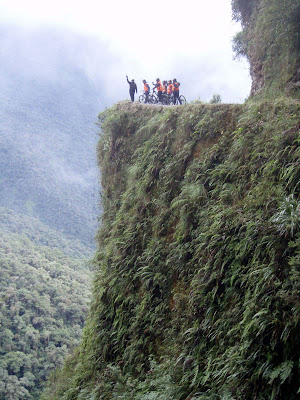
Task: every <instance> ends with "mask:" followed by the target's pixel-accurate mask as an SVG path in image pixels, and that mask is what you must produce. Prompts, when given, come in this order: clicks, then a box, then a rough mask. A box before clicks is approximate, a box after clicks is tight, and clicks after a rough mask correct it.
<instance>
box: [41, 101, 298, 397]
mask: <svg viewBox="0 0 300 400" xmlns="http://www.w3.org/2000/svg"><path fill="white" fill-rule="evenodd" d="M299 115H300V104H299V102H297V101H296V100H293V99H284V98H278V99H277V100H274V101H273V102H267V101H265V102H258V101H256V102H248V103H246V104H245V105H225V104H211V105H201V104H195V105H187V106H184V107H172V108H163V107H153V106H142V105H137V104H133V105H132V104H128V103H119V104H117V105H116V106H114V107H112V108H111V109H109V110H107V111H105V112H104V113H103V114H101V115H100V121H101V124H102V134H101V137H100V141H99V148H98V157H99V163H100V166H101V171H102V185H103V198H102V202H103V207H104V212H103V217H102V226H101V229H100V231H99V235H98V240H99V250H98V252H97V255H96V259H95V261H96V277H95V282H94V289H93V299H92V304H91V309H90V314H89V317H88V322H87V325H86V327H85V330H84V337H83V342H82V344H81V346H80V347H79V349H78V350H77V351H76V353H74V354H73V356H72V357H71V358H69V360H68V362H67V363H66V365H65V366H64V368H63V369H61V370H59V371H56V373H55V375H54V376H53V377H52V379H51V380H50V382H49V385H48V388H47V391H46V392H45V393H44V397H43V398H44V399H49V400H50V399H51V400H58V399H59V400H75V399H81V400H82V399H84V400H92V399H93V400H95V399H97V400H98V399H102V400H109V399H124V400H125V399H126V400H130V399H132V400H150V399H153V400H154V399H164V400H168V399H170V400H171V399H173V400H192V399H193V400H196V399H197V400H200V399H201V400H204V399H206V400H217V399H222V400H229V399H231V400H233V399H235V400H241V399H245V400H250V399H251V400H253V399H255V400H275V399H277V400H296V398H297V397H298V395H299V391H300V389H299V379H300V371H299V352H298V350H299V347H300V335H299V316H300V301H299V292H300V275H299V268H300V186H299V181H300V164H299V156H300V146H299V143H300V131H299V129H300V117H299Z"/></svg>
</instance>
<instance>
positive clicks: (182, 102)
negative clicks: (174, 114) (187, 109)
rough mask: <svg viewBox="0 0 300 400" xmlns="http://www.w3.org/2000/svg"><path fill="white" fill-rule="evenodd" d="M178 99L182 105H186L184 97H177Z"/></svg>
mask: <svg viewBox="0 0 300 400" xmlns="http://www.w3.org/2000/svg"><path fill="white" fill-rule="evenodd" d="M179 99H180V101H181V104H182V105H184V104H186V98H185V97H184V96H182V95H181V96H179Z"/></svg>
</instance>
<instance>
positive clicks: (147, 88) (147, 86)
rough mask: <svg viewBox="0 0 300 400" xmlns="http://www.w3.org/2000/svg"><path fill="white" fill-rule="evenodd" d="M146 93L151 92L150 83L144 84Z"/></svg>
mask: <svg viewBox="0 0 300 400" xmlns="http://www.w3.org/2000/svg"><path fill="white" fill-rule="evenodd" d="M144 91H145V92H149V91H150V86H149V85H148V83H147V82H146V83H144Z"/></svg>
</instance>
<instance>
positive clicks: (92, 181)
mask: <svg viewBox="0 0 300 400" xmlns="http://www.w3.org/2000/svg"><path fill="white" fill-rule="evenodd" d="M28 42H30V43H31V46H30V45H29V44H28ZM73 42H74V39H73ZM73 42H72V40H71V39H69V40H66V38H65V37H64V35H63V33H61V34H53V33H51V32H50V33H49V32H47V31H44V32H43V31H42V32H37V33H34V32H33V33H28V32H26V31H25V32H23V31H20V32H18V31H17V32H15V31H14V30H13V29H12V28H11V27H10V28H7V29H6V30H5V29H4V28H3V27H2V28H1V31H0V46H1V51H0V121H1V123H0V177H1V178H0V206H2V207H8V208H10V209H12V210H13V211H15V212H17V213H23V214H26V215H28V216H32V217H35V218H39V219H40V220H41V221H42V222H44V223H45V224H47V225H48V226H50V227H51V228H52V229H56V230H58V231H60V232H62V233H64V235H66V236H68V237H73V238H74V237H75V238H76V239H81V240H82V241H83V242H85V243H89V245H92V244H93V236H94V234H95V232H96V222H97V215H98V214H99V209H98V195H97V193H98V189H97V181H98V172H97V168H96V160H95V147H96V141H97V137H96V129H95V124H94V123H95V121H96V119H97V114H98V112H99V108H100V107H101V93H99V92H98V89H97V88H96V86H93V84H92V82H91V81H90V80H89V78H88V76H87V75H86V73H85V71H84V70H83V69H82V68H80V66H78V65H77V64H76V61H75V60H73V59H72V57H71V56H70V53H72V51H73V52H75V49H74V48H73V47H74V43H73ZM7 43H8V44H7ZM45 46H46V48H47V51H46V48H45ZM82 46H84V44H82ZM76 50H78V49H76Z"/></svg>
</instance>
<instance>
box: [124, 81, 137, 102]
mask: <svg viewBox="0 0 300 400" xmlns="http://www.w3.org/2000/svg"><path fill="white" fill-rule="evenodd" d="M126 78H127V82H128V84H129V94H130V98H131V101H134V94H135V93H137V86H136V83H135V82H134V79H132V80H131V81H130V80H129V79H128V76H127V75H126Z"/></svg>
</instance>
